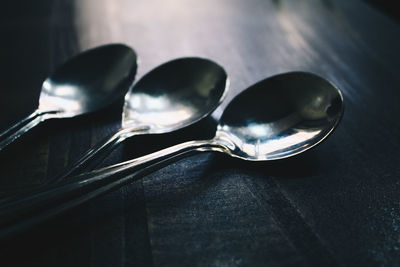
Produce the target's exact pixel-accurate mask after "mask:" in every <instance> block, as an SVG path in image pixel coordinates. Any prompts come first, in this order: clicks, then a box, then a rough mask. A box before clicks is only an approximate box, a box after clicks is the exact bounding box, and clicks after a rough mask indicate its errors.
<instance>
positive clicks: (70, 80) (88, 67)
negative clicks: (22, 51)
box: [0, 44, 137, 150]
mask: <svg viewBox="0 0 400 267" xmlns="http://www.w3.org/2000/svg"><path fill="white" fill-rule="evenodd" d="M136 61H137V59H136V53H135V52H134V51H133V50H132V49H131V48H130V47H128V46H126V45H123V44H110V45H104V46H100V47H97V48H94V49H90V50H87V51H85V52H83V53H81V54H79V55H78V56H76V57H73V58H72V59H70V60H68V61H67V62H65V63H64V64H63V65H62V66H60V67H59V68H58V69H57V70H56V71H55V72H54V73H53V74H52V75H51V76H50V77H49V78H47V79H46V80H45V81H44V82H43V86H42V91H41V93H40V99H39V105H38V108H37V109H36V110H35V111H34V112H33V113H32V114H30V115H29V116H28V117H26V118H25V119H22V120H21V121H19V122H18V123H16V124H14V125H13V126H11V127H10V128H8V129H7V130H6V131H4V132H2V133H1V134H0V150H2V149H4V148H5V147H6V146H7V145H9V144H10V143H12V142H13V141H15V140H16V139H17V138H18V137H20V136H21V135H22V134H24V133H26V132H27V131H29V130H30V129H32V128H33V127H35V126H37V125H38V124H39V123H41V122H43V121H45V120H47V119H55V118H71V117H75V116H78V115H82V114H86V113H89V112H94V111H97V110H99V109H102V108H104V107H106V106H108V105H110V104H112V103H113V102H115V101H116V100H117V99H119V98H120V97H122V96H123V95H124V94H125V93H126V91H127V90H128V89H129V85H130V84H131V82H132V81H133V79H134V77H135V74H136V69H137V62H136Z"/></svg>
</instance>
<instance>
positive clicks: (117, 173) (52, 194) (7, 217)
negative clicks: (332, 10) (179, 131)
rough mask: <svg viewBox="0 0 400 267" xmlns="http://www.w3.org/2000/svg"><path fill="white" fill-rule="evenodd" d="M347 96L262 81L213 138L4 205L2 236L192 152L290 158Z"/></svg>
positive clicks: (293, 76)
mask: <svg viewBox="0 0 400 267" xmlns="http://www.w3.org/2000/svg"><path fill="white" fill-rule="evenodd" d="M342 114H343V97H342V94H341V92H340V90H339V89H338V88H336V87H335V86H334V85H333V84H331V83H330V82H328V81H326V80H325V79H323V78H321V77H319V76H316V75H314V74H310V73H305V72H291V73H286V74H281V75H277V76H274V77H272V78H269V79H266V80H263V81H261V82H259V83H257V84H255V85H253V86H251V87H250V88H248V89H247V90H246V91H244V92H242V93H241V94H240V95H238V96H237V97H236V98H235V99H234V100H233V101H232V102H231V103H230V104H229V105H228V106H227V107H226V109H225V111H224V113H223V115H222V117H221V119H220V123H219V125H218V127H217V131H216V134H215V137H214V138H213V139H211V140H203V141H190V142H185V143H182V144H178V145H175V146H172V147H170V148H166V149H163V150H160V151H158V152H155V153H152V154H149V155H147V156H143V157H140V158H137V159H134V160H130V161H127V162H123V163H120V164H116V165H113V166H110V167H107V168H103V169H100V170H97V171H93V172H90V173H85V174H82V175H79V176H77V177H74V179H73V180H72V181H69V183H64V184H62V185H58V186H56V187H53V188H50V189H47V190H43V189H42V191H39V192H36V194H31V195H28V196H26V197H25V198H19V199H17V200H15V201H14V202H9V203H7V204H3V205H1V206H0V227H1V228H0V229H3V231H1V230H0V236H2V235H3V236H7V235H8V234H10V233H12V232H14V231H17V230H19V229H21V228H25V227H27V226H30V225H32V224H33V223H37V222H39V221H41V220H44V219H46V218H48V217H50V216H52V215H55V214H57V213H60V212H62V211H63V210H66V209H69V208H71V207H74V206H76V205H78V204H81V203H83V202H85V201H87V200H89V199H92V198H94V197H96V196H98V195H100V194H103V193H105V192H108V191H110V190H112V189H115V188H118V187H120V186H121V185H123V184H126V183H128V182H132V181H134V180H136V179H138V178H140V177H141V175H143V174H144V173H147V172H151V171H153V170H156V169H158V168H160V167H161V166H163V165H165V164H167V163H169V162H170V161H173V160H177V159H179V158H182V157H184V156H187V155H190V154H192V153H197V152H204V151H216V152H222V153H226V154H227V155H229V156H232V157H236V158H240V159H244V160H250V161H267V160H277V159H283V158H287V157H290V156H293V155H296V154H299V153H301V152H304V151H306V150H308V149H310V148H311V147H313V146H315V145H317V144H319V143H320V142H321V141H322V140H324V139H325V138H326V137H327V136H328V135H329V134H330V133H331V132H332V131H333V130H334V128H335V127H336V126H337V125H338V123H339V121H340V119H341V117H342Z"/></svg>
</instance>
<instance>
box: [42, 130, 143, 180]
mask: <svg viewBox="0 0 400 267" xmlns="http://www.w3.org/2000/svg"><path fill="white" fill-rule="evenodd" d="M147 129H148V128H147V127H138V128H134V129H131V128H130V129H122V130H120V131H118V132H116V133H115V134H113V135H112V136H111V137H107V138H106V139H104V140H103V141H101V142H99V143H98V144H97V145H96V146H95V147H93V148H91V149H90V150H88V151H87V152H86V153H85V154H84V155H83V156H82V157H81V158H80V159H79V160H78V161H76V162H74V163H73V165H72V166H71V167H69V168H68V170H67V171H66V172H64V173H62V174H60V175H58V176H56V177H55V178H53V179H49V180H48V181H47V182H46V183H45V185H51V184H56V183H58V182H60V181H62V180H64V179H65V178H66V177H71V176H74V175H78V174H80V173H84V172H88V171H91V170H94V169H95V168H96V167H97V166H98V165H99V164H100V163H101V162H102V161H103V160H104V159H105V158H106V157H107V156H108V155H109V154H111V152H112V151H113V150H114V149H115V148H116V147H117V146H118V145H119V144H120V143H121V142H123V141H124V140H125V139H126V138H128V137H131V136H134V135H137V134H141V133H143V132H146V131H147Z"/></svg>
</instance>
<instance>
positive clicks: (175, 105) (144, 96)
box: [49, 57, 229, 183]
mask: <svg viewBox="0 0 400 267" xmlns="http://www.w3.org/2000/svg"><path fill="white" fill-rule="evenodd" d="M228 86H229V82H228V80H227V74H226V72H225V70H224V69H223V68H222V67H221V66H219V65H218V64H216V63H215V62H213V61H211V60H208V59H203V58H196V57H188V58H180V59H176V60H172V61H169V62H167V63H165V64H163V65H160V66H159V67H157V68H155V69H153V70H152V71H150V72H149V73H147V74H146V75H145V76H143V77H142V78H141V79H140V80H139V81H138V82H137V83H136V84H135V85H134V86H133V87H132V88H131V89H130V90H129V92H128V94H127V95H126V97H125V106H124V110H123V114H122V126H121V129H120V130H119V131H118V132H117V133H115V134H114V135H112V136H111V137H109V138H107V139H106V140H104V141H103V142H100V143H99V144H98V145H97V146H95V147H94V148H92V149H90V150H89V151H88V152H87V153H86V154H85V155H84V156H83V157H82V158H81V159H79V160H78V161H77V162H76V163H74V164H73V166H72V167H70V169H69V171H67V172H65V173H63V174H62V175H60V176H58V177H56V178H55V179H54V180H53V181H50V182H49V183H55V182H57V181H59V180H62V179H63V178H64V177H66V176H71V175H74V174H78V173H80V172H83V170H86V171H88V170H92V169H94V168H95V167H96V166H97V165H98V163H99V162H101V160H103V159H104V158H105V157H106V156H107V155H108V154H110V153H111V151H113V150H114V149H115V148H116V147H117V145H118V144H120V143H121V142H122V141H124V140H125V139H127V138H129V137H132V136H135V135H140V134H158V133H166V132H171V131H175V130H178V129H180V128H183V127H186V126H188V125H190V124H193V123H195V122H197V121H199V120H200V119H202V118H204V117H206V116H207V115H208V114H210V113H211V112H212V111H213V110H214V109H215V108H216V107H217V106H218V105H219V104H220V103H221V101H222V99H223V97H224V95H225V93H226V90H227V88H228Z"/></svg>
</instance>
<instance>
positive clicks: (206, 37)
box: [0, 0, 400, 267]
mask: <svg viewBox="0 0 400 267" xmlns="http://www.w3.org/2000/svg"><path fill="white" fill-rule="evenodd" d="M370 2H371V1H369V2H365V1H345V0H343V1H329V0H324V1H322V0H321V1H316V0H314V1H289V0H287V1H279V0H274V1H273V0H271V1H266V0H251V1H239V0H218V1H213V0H202V1H198V0H186V1H178V0H156V1H138V0H137V1H134V0H118V1H116V0H115V1H111V0H110V1H109V0H76V1H72V0H40V1H39V0H37V1H28V0H26V1H8V0H7V1H3V2H2V7H1V9H0V36H1V42H0V84H1V86H0V88H1V89H0V90H1V93H2V95H1V97H0V128H1V129H4V128H6V127H7V126H8V125H10V124H11V123H13V122H15V121H17V120H18V119H20V118H22V117H24V116H25V115H26V114H28V113H29V112H31V111H32V110H33V109H34V108H35V106H36V105H37V101H38V97H39V93H40V89H41V83H42V81H43V80H44V79H45V78H46V77H47V76H48V75H49V74H50V73H51V72H52V71H53V70H54V69H55V67H56V66H58V65H59V64H61V63H62V62H63V61H65V60H66V59H68V58H69V57H71V56H73V55H75V54H77V53H78V52H80V51H82V50H85V49H88V48H91V47H94V46H97V45H101V44H105V43H110V42H122V43H126V44H128V45H130V46H132V47H133V48H134V49H135V50H136V52H137V54H138V56H139V57H140V65H139V69H138V74H137V77H136V80H138V79H139V78H140V77H141V76H143V75H144V74H145V73H146V72H148V71H149V70H151V69H152V68H154V67H155V66H157V65H159V64H161V63H163V62H165V61H168V60H170V59H174V58H177V57H183V56H201V57H207V58H210V59H213V60H215V61H216V62H218V63H219V64H221V65H223V66H224V67H225V68H226V71H227V72H228V74H229V75H230V80H231V87H230V92H229V94H228V96H227V99H226V101H225V102H224V103H223V105H222V107H224V106H225V105H226V104H227V103H228V102H229V100H231V99H232V97H234V96H235V95H236V94H237V93H239V92H240V91H242V90H243V89H245V88H246V87H248V86H250V85H252V84H254V83H255V82H257V81H259V80H262V79H264V78H266V77H268V76H271V75H274V74H277V73H282V72H287V71H293V70H301V71H311V72H314V73H317V74H319V75H321V76H323V77H325V78H327V79H329V80H331V81H332V82H333V83H335V84H336V85H337V86H338V87H339V88H340V89H341V90H342V91H343V93H344V97H345V115H344V118H343V120H342V122H341V124H340V125H339V127H338V129H337V130H336V131H335V132H334V134H333V135H332V136H331V137H329V138H328V139H327V141H326V142H324V143H323V144H321V145H320V146H318V147H317V148H315V149H313V150H311V151H309V152H306V153H304V154H302V155H300V156H297V157H295V158H292V159H288V160H282V161H279V162H272V163H261V164H254V163H246V162H242V161H239V160H234V159H231V158H228V157H225V156H223V155H216V154H211V153H205V154H201V155H197V156H193V157H190V158H187V159H183V160H180V161H179V162H177V163H174V164H171V165H170V166H168V167H165V168H163V169H161V170H159V171H157V172H155V173H153V174H151V175H147V176H146V177H144V179H143V180H141V181H138V182H135V183H133V184H130V185H128V186H124V187H123V188H121V189H120V190H117V191H115V192H112V193H109V194H107V195H104V196H102V197H100V198H98V199H95V200H93V201H90V202H89V203H87V204H84V205H81V206H79V207H78V208H75V209H73V210H71V211H69V212H67V213H65V214H63V215H61V216H59V217H57V218H55V219H52V220H50V221H48V222H46V223H44V224H42V225H40V226H38V227H35V228H34V229H32V230H30V231H28V232H26V233H24V234H21V235H19V236H16V237H15V238H13V239H11V240H8V241H7V242H3V243H2V244H1V249H0V265H1V266H4V267H5V266H148V265H154V266H310V265H311V266H330V265H333V266H375V265H378V266H394V265H400V194H399V192H400V152H399V151H400V119H399V115H400V104H399V100H400V86H399V84H400V76H399V71H400V63H399V62H400V56H399V51H398V50H399V48H400V38H399V37H400V27H399V22H398V21H396V19H395V18H393V17H390V16H389V15H387V14H385V13H382V11H381V10H380V9H376V8H375V6H374V5H372V4H371V3H370ZM121 103H122V99H121V101H120V102H119V103H116V104H115V105H114V106H113V107H111V108H109V109H108V110H106V111H103V112H100V113H96V114H93V115H89V116H85V117H81V118H77V119H73V120H63V121H49V122H46V123H44V124H43V125H41V126H40V127H38V128H37V129H35V130H33V131H32V132H30V133H29V134H27V135H26V136H24V137H23V138H21V139H20V140H19V141H18V142H16V143H15V144H13V145H12V146H10V147H8V148H7V149H6V150H4V151H2V152H1V153H0V191H1V192H0V193H1V194H7V192H10V191H11V190H14V189H15V188H19V187H24V186H32V185H38V184H41V183H43V181H45V180H46V179H48V178H49V177H53V176H55V175H57V174H58V173H59V172H61V171H62V170H63V169H65V168H67V167H68V166H69V164H71V163H72V162H74V160H77V159H78V158H79V156H80V155H82V153H83V152H85V151H86V150H87V149H89V148H90V147H91V146H92V145H94V144H95V143H96V142H98V141H99V140H101V139H102V138H104V137H105V136H107V135H109V134H111V133H112V132H114V131H115V130H116V129H118V127H119V125H120V118H121V117H120V114H121ZM221 111H222V108H220V109H218V110H217V111H216V112H215V113H214V114H213V117H214V118H218V117H219V116H220V114H221ZM196 127H197V128H196ZM199 128H201V129H204V127H203V126H202V125H196V126H194V127H191V128H189V129H188V130H184V131H180V132H178V133H173V134H166V135H161V136H152V137H146V136H144V137H140V138H137V139H134V140H132V141H130V142H128V143H126V144H125V145H123V146H121V148H119V149H118V150H117V151H115V153H113V154H112V155H111V156H110V157H109V158H108V159H107V160H106V162H104V163H103V165H108V164H111V163H115V162H118V161H121V160H125V159H129V158H133V157H135V156H138V155H141V154H145V153H148V152H150V151H154V150H157V149H159V148H162V147H166V146H168V145H170V144H173V143H176V142H180V141H182V140H188V139H190V138H191V137H192V136H193V137H195V138H201V137H203V135H207V133H206V132H204V133H203V132H202V131H199V130H198V129H199Z"/></svg>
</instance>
